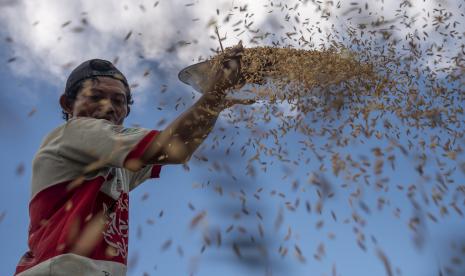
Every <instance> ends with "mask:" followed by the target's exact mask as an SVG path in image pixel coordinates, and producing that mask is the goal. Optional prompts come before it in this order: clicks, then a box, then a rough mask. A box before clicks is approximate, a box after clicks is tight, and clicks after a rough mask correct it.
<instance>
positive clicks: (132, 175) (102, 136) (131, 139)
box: [16, 117, 161, 276]
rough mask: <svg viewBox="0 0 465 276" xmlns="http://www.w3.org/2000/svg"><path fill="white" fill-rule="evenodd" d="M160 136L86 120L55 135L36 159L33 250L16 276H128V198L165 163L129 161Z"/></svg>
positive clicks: (78, 120)
mask: <svg viewBox="0 0 465 276" xmlns="http://www.w3.org/2000/svg"><path fill="white" fill-rule="evenodd" d="M157 134H158V131H156V130H148V129H143V128H125V127H123V126H119V125H114V124H112V123H111V122H109V121H107V120H103V119H94V118H86V117H80V118H73V119H71V120H69V121H67V122H66V123H65V124H63V125H62V126H60V127H58V128H56V129H55V130H53V131H52V132H51V133H50V134H49V135H48V136H47V137H46V138H45V140H44V142H43V143H42V145H41V146H40V149H39V151H38V152H37V154H36V155H35V157H34V160H33V166H32V167H33V171H32V185H31V190H32V194H31V201H30V203H29V215H30V226H29V239H28V244H29V251H28V252H26V253H25V254H24V255H23V256H22V258H21V260H20V262H19V264H18V266H17V267H16V275H21V276H26V275H67V276H68V275H102V276H109V275H125V273H126V261H127V254H128V230H129V229H128V227H129V222H128V214H129V212H128V211H129V196H128V193H129V191H130V190H132V189H134V188H135V187H136V186H138V185H139V184H140V183H142V182H143V181H145V180H147V179H149V178H157V177H159V174H160V169H161V165H149V166H145V167H144V168H142V169H141V170H139V171H137V172H131V171H129V170H126V169H124V168H123V164H124V163H125V162H126V161H127V160H130V159H136V158H139V157H140V156H141V155H142V154H143V153H144V151H145V149H146V148H147V147H148V145H149V144H150V142H151V141H152V140H153V139H154V137H155V136H156V135H157Z"/></svg>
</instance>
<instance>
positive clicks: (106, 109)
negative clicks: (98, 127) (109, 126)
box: [100, 99, 115, 115]
mask: <svg viewBox="0 0 465 276" xmlns="http://www.w3.org/2000/svg"><path fill="white" fill-rule="evenodd" d="M100 104H101V109H102V112H103V113H104V114H105V115H107V114H113V113H115V107H114V106H113V102H112V101H111V100H110V99H103V100H101V101H100Z"/></svg>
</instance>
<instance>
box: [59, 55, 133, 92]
mask: <svg viewBox="0 0 465 276" xmlns="http://www.w3.org/2000/svg"><path fill="white" fill-rule="evenodd" d="M92 77H111V78H114V79H117V80H120V81H121V82H122V83H123V84H124V85H125V86H126V87H127V88H128V89H129V85H128V81H127V80H126V78H125V77H124V75H123V73H121V71H119V70H118V69H117V68H116V67H115V66H114V65H113V64H112V63H111V62H109V61H108V60H103V59H91V60H88V61H84V62H83V63H81V65H79V66H78V67H76V68H75V69H74V70H73V71H72V72H71V74H70V75H69V77H68V80H67V81H66V88H65V94H68V93H70V91H71V89H72V88H73V87H74V86H75V85H76V84H78V83H79V82H81V81H83V80H85V79H89V78H92Z"/></svg>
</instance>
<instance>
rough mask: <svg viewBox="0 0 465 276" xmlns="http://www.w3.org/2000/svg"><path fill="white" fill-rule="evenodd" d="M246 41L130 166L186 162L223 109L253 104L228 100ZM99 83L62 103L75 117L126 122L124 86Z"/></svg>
mask: <svg viewBox="0 0 465 276" xmlns="http://www.w3.org/2000/svg"><path fill="white" fill-rule="evenodd" d="M242 51H243V48H242V44H238V45H237V46H235V47H233V48H232V49H230V50H229V52H228V57H229V58H228V59H227V60H226V61H225V62H224V63H223V64H222V67H221V68H219V69H218V70H217V71H216V72H212V73H211V74H210V75H211V81H210V83H211V85H210V86H209V87H207V89H206V90H207V91H206V92H205V93H204V94H202V97H200V99H199V100H198V101H197V102H196V103H194V105H192V106H191V107H190V108H189V109H187V110H186V111H185V112H184V113H182V114H181V115H180V116H179V117H177V118H176V119H175V120H174V121H173V122H171V123H170V124H169V125H168V126H167V127H166V129H164V130H163V131H161V132H160V133H159V134H158V135H157V136H156V137H155V138H154V139H153V141H152V142H151V143H150V144H149V146H148V147H147V149H146V150H145V152H144V153H143V155H142V157H141V158H140V159H131V160H127V162H126V163H125V164H124V167H125V168H126V169H129V170H131V171H137V170H139V169H140V168H142V167H143V166H145V165H146V164H183V163H186V162H188V161H189V159H190V158H191V156H192V154H193V153H194V152H195V150H196V149H197V148H198V147H199V146H200V144H202V143H203V141H204V140H205V139H206V138H207V136H208V134H209V133H210V132H211V131H212V129H213V127H214V125H215V123H216V120H217V119H218V116H219V114H220V112H221V111H223V110H224V109H227V108H229V107H231V106H233V105H235V104H252V103H254V102H255V101H254V100H236V99H233V100H232V99H227V98H226V94H227V90H228V89H229V88H231V87H233V86H235V85H236V84H237V80H238V78H239V75H238V72H240V54H241V53H242ZM99 80H100V81H99V82H98V83H93V82H92V81H91V80H89V81H86V82H85V84H84V87H83V89H82V90H81V91H80V92H79V93H78V95H77V98H76V100H75V101H74V102H71V103H69V102H67V101H66V98H65V97H64V96H61V98H60V104H61V106H62V108H63V110H65V112H67V113H68V114H69V115H70V116H71V117H79V116H85V117H93V118H99V119H107V120H109V121H111V122H112V123H114V124H118V125H122V124H123V122H124V118H125V117H126V116H127V114H128V110H127V104H126V94H125V93H126V90H125V87H124V85H123V84H122V83H121V82H120V81H118V80H116V79H113V78H109V77H99Z"/></svg>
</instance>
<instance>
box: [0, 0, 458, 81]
mask: <svg viewBox="0 0 465 276" xmlns="http://www.w3.org/2000/svg"><path fill="white" fill-rule="evenodd" d="M156 2H157V1H154V0H151V1H146V0H143V1H137V2H134V1H117V2H115V1H111V0H101V1H93V0H77V1H59V0H42V1H26V0H21V1H17V2H14V3H13V2H12V1H5V0H3V1H2V2H1V5H2V10H3V11H2V13H1V14H0V22H1V23H2V26H4V28H5V29H4V32H6V33H7V35H9V36H11V37H12V38H13V39H14V43H13V44H12V46H11V47H13V52H14V55H15V56H18V57H19V58H18V60H17V62H14V63H12V64H11V68H12V69H13V70H14V72H15V73H17V74H19V75H23V76H34V77H37V78H41V79H45V80H46V81H49V82H51V83H55V84H56V85H57V86H60V85H62V86H64V81H65V80H66V77H67V74H68V73H69V72H70V70H71V69H72V68H73V67H74V66H76V65H78V64H79V63H80V62H82V61H84V60H86V59H90V58H94V57H100V58H106V59H109V60H113V59H114V58H115V57H119V62H118V67H119V68H120V69H121V70H122V71H123V72H125V74H126V75H127V77H128V78H129V80H136V79H138V80H139V79H140V78H139V76H141V75H142V74H143V72H144V70H145V69H146V68H145V67H143V66H141V61H142V59H141V58H140V56H143V57H144V58H145V59H146V60H150V61H154V62H156V63H157V64H158V65H159V69H160V70H163V71H164V72H167V73H169V74H172V75H173V76H176V75H177V72H178V70H179V69H181V68H182V67H184V66H187V65H188V64H191V63H193V62H195V61H196V60H197V58H198V57H199V56H202V57H207V56H209V55H211V54H212V52H211V51H210V48H216V47H218V41H217V40H216V39H211V38H210V36H211V35H213V34H214V33H213V29H212V28H207V24H208V22H209V21H210V20H212V19H214V20H217V22H218V25H219V27H220V32H221V34H222V35H227V39H226V40H225V41H224V42H223V44H224V45H225V46H230V45H233V44H235V43H237V42H238V40H239V39H242V40H244V44H245V46H256V45H254V44H252V43H250V40H251V39H252V38H253V36H255V35H262V34H264V33H266V32H269V33H270V36H269V38H270V39H273V40H276V41H277V40H279V38H280V37H285V36H286V35H285V33H286V32H293V31H296V32H298V33H299V32H300V31H302V35H303V36H304V37H305V39H307V40H310V39H312V41H313V42H315V44H316V45H318V44H319V43H320V41H324V37H326V35H328V34H329V33H330V32H331V30H330V29H331V25H332V24H334V25H335V26H336V27H337V26H338V25H345V26H348V25H350V24H351V22H354V24H352V25H353V26H356V24H355V22H359V23H360V22H364V20H366V21H368V22H369V21H370V20H372V18H373V17H376V16H384V18H385V19H390V18H393V17H395V16H396V14H400V13H401V11H402V12H403V11H404V10H407V14H408V15H409V16H413V15H417V16H416V18H417V20H416V21H415V22H413V23H412V28H411V29H406V28H405V27H403V26H401V25H399V24H398V23H394V24H395V25H396V28H398V29H399V30H400V31H399V34H400V36H404V35H406V34H408V33H409V32H412V31H413V30H414V29H416V28H417V29H421V30H424V31H426V32H428V33H430V35H431V37H430V39H429V40H425V45H429V44H431V43H432V42H431V41H434V40H436V39H437V35H435V34H434V32H432V30H433V26H432V24H431V20H432V18H431V17H427V15H428V13H429V14H430V16H432V15H433V12H434V11H433V9H434V8H437V7H438V5H439V4H438V2H437V1H433V0H429V1H426V2H425V3H422V5H417V6H412V7H411V8H408V7H406V6H404V7H403V8H400V10H401V11H399V10H398V9H399V4H400V3H397V2H392V1H388V2H386V3H385V4H383V6H381V2H380V1H375V2H373V3H369V5H370V6H369V11H370V12H371V15H370V16H371V17H368V11H365V8H364V6H363V4H362V3H361V4H360V8H361V9H362V11H363V12H362V13H361V14H358V11H357V10H354V11H353V12H351V13H348V14H346V15H344V16H342V14H343V12H344V11H347V9H350V8H352V7H353V5H351V4H350V2H348V1H344V2H343V3H342V4H341V6H340V8H337V7H336V4H337V3H335V2H334V1H324V3H323V4H322V6H321V9H323V10H324V9H327V10H328V11H331V13H332V16H333V17H332V19H330V20H328V21H326V20H323V19H322V18H321V17H320V15H321V9H319V8H318V6H317V4H316V2H314V1H285V2H281V3H279V2H278V3H273V5H271V1H225V0H220V1H206V0H193V1H191V2H190V1H180V0H174V1H166V0H165V1H164V0H161V1H158V4H157V5H156V6H154V4H155V3H156ZM302 2H303V3H302ZM447 3H448V6H446V2H444V3H442V4H441V5H442V7H443V8H445V9H446V11H447V10H454V9H457V5H458V2H447ZM296 4H299V6H298V8H297V9H294V8H295V7H296V6H295V5H296ZM245 5H247V10H246V11H243V12H241V11H240V7H242V8H244V7H245ZM217 9H218V11H219V15H217ZM271 11H272V12H271ZM228 14H231V17H230V20H229V22H225V20H224V19H225V18H226V16H227V15H228ZM246 14H248V15H249V16H248V17H247V18H245V15H246ZM252 14H253V15H252ZM334 15H338V16H339V19H336V18H335V17H334ZM286 16H287V20H286V19H285V18H286ZM296 16H298V17H299V18H300V19H299V21H300V22H297V20H296V19H295V17H296ZM423 17H424V18H425V19H426V21H429V23H430V24H429V25H428V26H426V27H424V28H423V27H422V26H423V25H424V24H425V21H424V19H422V18H423ZM348 18H351V21H348ZM245 19H246V20H247V24H249V23H250V22H252V21H253V24H252V25H251V26H250V29H252V30H255V29H260V32H259V33H258V34H255V33H252V32H245V33H242V34H241V35H238V34H239V33H240V32H241V31H234V29H236V28H241V29H244V25H245V22H244V21H243V22H241V23H238V25H237V26H234V24H235V23H237V22H238V21H239V20H245ZM83 20H84V21H85V22H87V24H86V25H85V24H83ZM305 20H307V22H308V24H307V25H305V24H303V23H304V21H305ZM457 20H459V21H461V22H462V24H464V22H463V21H464V20H463V17H462V19H460V18H457ZM68 22H69V23H68ZM294 27H296V28H295V29H294ZM318 27H320V28H321V31H322V32H321V33H320V32H319V31H318V29H317V28H318ZM79 28H83V29H82V32H76V31H79V30H80V29H79ZM307 29H309V30H311V32H308V30H307ZM73 30H74V31H73ZM131 31H132V34H131V36H130V38H129V39H128V40H127V41H125V40H124V38H125V37H126V36H127V34H128V33H129V32H131ZM273 35H274V36H273ZM299 35H300V34H299ZM321 39H322V40H321ZM181 41H184V42H187V43H190V44H188V45H187V46H179V45H180V43H181ZM287 42H292V41H289V40H288V41H287ZM264 43H266V42H264ZM268 43H269V40H268ZM292 43H293V44H294V45H295V46H297V45H296V43H295V42H292ZM405 43H406V42H405ZM173 45H175V46H176V45H177V47H175V50H174V51H172V52H168V51H167V50H168V49H170V48H171V49H173ZM399 47H401V46H399ZM457 49H458V47H456V50H457ZM38 68H40V69H39V70H38ZM173 79H175V78H173ZM140 85H141V87H146V86H147V85H149V84H148V83H145V84H144V83H143V81H142V83H140ZM144 85H146V86H144Z"/></svg>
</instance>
